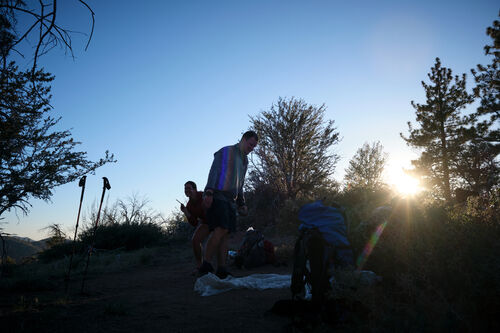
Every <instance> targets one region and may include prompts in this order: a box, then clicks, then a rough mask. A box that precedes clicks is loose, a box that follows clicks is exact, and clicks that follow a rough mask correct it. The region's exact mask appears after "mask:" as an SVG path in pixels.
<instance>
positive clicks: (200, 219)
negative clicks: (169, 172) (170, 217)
mask: <svg viewBox="0 0 500 333" xmlns="http://www.w3.org/2000/svg"><path fill="white" fill-rule="evenodd" d="M184 194H185V195H186V197H188V198H189V201H188V203H187V204H186V206H184V205H183V204H181V211H182V212H183V213H184V215H186V218H187V219H188V222H189V224H191V225H192V226H193V227H196V229H195V231H194V233H193V237H192V238H191V242H192V244H193V253H194V258H195V259H196V269H197V270H198V269H199V268H200V266H201V261H202V260H201V259H202V256H201V254H202V247H203V241H204V240H205V239H206V238H207V237H208V234H209V233H210V231H209V229H208V224H207V219H206V216H205V210H204V209H203V192H198V191H197V189H196V183H195V182H193V181H187V182H186V184H184ZM196 272H197V271H195V273H196Z"/></svg>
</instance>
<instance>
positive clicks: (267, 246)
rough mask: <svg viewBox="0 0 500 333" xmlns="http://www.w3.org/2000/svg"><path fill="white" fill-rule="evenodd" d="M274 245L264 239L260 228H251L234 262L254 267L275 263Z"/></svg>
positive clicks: (238, 264)
mask: <svg viewBox="0 0 500 333" xmlns="http://www.w3.org/2000/svg"><path fill="white" fill-rule="evenodd" d="M274 261H275V256H274V246H273V245H272V243H271V242H269V241H268V240H265V239H264V235H263V234H262V233H261V232H260V231H259V230H254V229H253V228H249V229H248V230H247V232H246V233H245V237H244V238H243V241H242V243H241V246H240V248H239V250H238V252H237V254H236V257H235V258H234V264H235V265H236V266H237V267H238V268H241V267H242V266H244V267H245V268H254V267H259V266H263V265H265V264H267V263H274Z"/></svg>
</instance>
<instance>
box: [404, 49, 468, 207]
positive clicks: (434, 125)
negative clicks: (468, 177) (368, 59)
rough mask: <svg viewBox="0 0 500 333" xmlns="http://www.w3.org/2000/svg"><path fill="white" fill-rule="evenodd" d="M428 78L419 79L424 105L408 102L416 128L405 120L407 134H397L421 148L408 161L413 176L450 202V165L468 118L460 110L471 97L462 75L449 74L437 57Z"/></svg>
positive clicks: (462, 140)
mask: <svg viewBox="0 0 500 333" xmlns="http://www.w3.org/2000/svg"><path fill="white" fill-rule="evenodd" d="M428 77H429V80H430V81H431V83H430V84H427V83H425V82H423V81H422V86H423V87H424V90H425V93H426V97H427V100H426V104H418V103H415V102H414V101H412V102H411V104H412V106H413V107H414V108H415V110H416V120H417V123H418V124H419V125H420V127H419V128H414V127H413V126H412V124H411V123H410V122H408V130H409V136H408V137H404V136H403V134H401V137H402V138H403V139H404V140H405V141H406V143H407V144H408V145H410V146H412V147H415V148H418V149H422V150H423V151H422V154H421V155H420V157H419V158H418V159H416V160H413V161H412V164H413V166H414V168H415V169H414V172H415V173H416V175H418V176H420V177H421V179H422V180H423V183H424V184H425V186H426V187H427V188H428V189H430V190H432V192H433V193H434V194H435V195H436V196H437V197H440V198H444V199H445V200H446V201H447V202H448V203H450V202H451V194H452V189H453V188H454V187H455V186H456V184H455V180H456V175H455V174H454V172H453V165H454V164H455V163H456V161H457V159H458V153H459V152H460V151H461V150H462V149H463V146H462V145H463V144H464V143H465V142H466V141H467V140H468V137H467V135H466V132H467V131H466V130H465V126H467V125H468V124H469V123H470V121H471V120H470V118H468V117H464V116H462V115H461V114H460V110H462V109H463V108H465V107H466V106H467V105H469V104H470V103H472V102H473V96H472V95H470V94H469V93H467V90H466V87H465V83H466V76H465V74H462V77H461V78H459V77H458V76H455V77H453V75H452V71H451V69H449V68H446V67H442V66H441V61H440V60H439V58H436V63H435V65H434V67H432V68H431V73H429V74H428Z"/></svg>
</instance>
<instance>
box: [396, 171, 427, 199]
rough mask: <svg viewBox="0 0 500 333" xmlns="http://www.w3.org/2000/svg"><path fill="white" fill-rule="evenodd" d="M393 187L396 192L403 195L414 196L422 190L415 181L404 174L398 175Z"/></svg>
mask: <svg viewBox="0 0 500 333" xmlns="http://www.w3.org/2000/svg"><path fill="white" fill-rule="evenodd" d="M394 186H395V187H396V189H397V190H398V192H399V193H401V194H403V195H414V194H417V193H418V192H420V191H421V190H422V189H421V188H420V183H419V181H418V180H417V179H415V178H413V177H411V176H408V175H406V174H404V173H403V174H402V175H398V177H397V179H395V182H394Z"/></svg>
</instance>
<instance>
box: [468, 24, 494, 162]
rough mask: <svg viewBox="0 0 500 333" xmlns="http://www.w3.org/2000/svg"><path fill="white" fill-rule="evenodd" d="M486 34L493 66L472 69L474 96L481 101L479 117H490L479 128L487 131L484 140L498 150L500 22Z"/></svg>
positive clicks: (488, 51) (486, 49)
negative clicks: (488, 39) (474, 84)
mask: <svg viewBox="0 0 500 333" xmlns="http://www.w3.org/2000/svg"><path fill="white" fill-rule="evenodd" d="M486 34H487V35H488V36H490V37H491V39H492V41H493V43H492V45H486V46H485V47H484V53H485V54H486V55H487V56H489V57H491V64H488V65H486V66H484V65H477V69H472V70H471V72H472V75H473V76H474V79H475V81H476V86H475V87H474V94H475V95H476V97H479V98H480V100H481V105H480V106H479V107H478V109H477V116H478V117H480V116H487V117H488V118H487V119H486V120H483V121H482V122H480V123H479V124H478V127H483V128H486V129H487V130H486V131H484V132H483V138H484V139H485V140H486V141H488V142H491V143H494V144H495V145H496V148H497V149H498V146H499V145H500V144H499V141H500V129H499V128H498V126H496V127H495V126H493V125H494V124H495V123H497V122H498V119H500V72H499V69H500V22H499V21H497V20H495V21H494V22H493V26H491V27H488V28H487V29H486ZM497 154H498V150H497Z"/></svg>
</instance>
